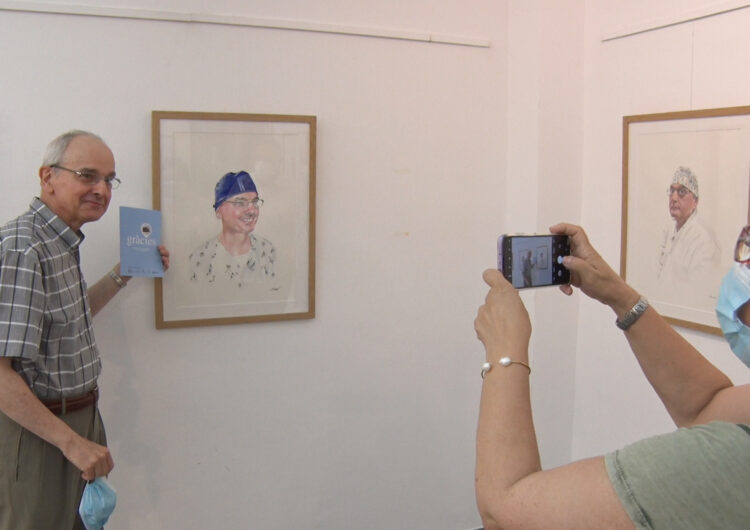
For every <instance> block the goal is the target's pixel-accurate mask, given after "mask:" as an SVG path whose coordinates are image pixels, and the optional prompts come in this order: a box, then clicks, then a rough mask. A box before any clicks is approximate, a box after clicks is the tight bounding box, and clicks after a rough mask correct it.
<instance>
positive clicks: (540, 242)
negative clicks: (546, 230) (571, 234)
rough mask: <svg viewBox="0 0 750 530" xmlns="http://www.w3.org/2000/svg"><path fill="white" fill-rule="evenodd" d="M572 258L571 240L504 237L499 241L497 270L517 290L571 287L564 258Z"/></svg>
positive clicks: (550, 237)
mask: <svg viewBox="0 0 750 530" xmlns="http://www.w3.org/2000/svg"><path fill="white" fill-rule="evenodd" d="M569 254H570V239H569V238H568V236H562V235H555V234H532V235H522V234H505V235H502V236H500V237H499V238H498V239H497V268H498V270H499V271H500V272H502V273H503V276H505V279H506V280H508V281H509V282H510V283H511V284H512V285H513V287H515V288H516V289H524V288H527V287H546V286H549V285H564V284H567V283H570V271H569V270H568V269H566V268H565V267H564V266H563V264H562V258H563V257H565V256H568V255H569Z"/></svg>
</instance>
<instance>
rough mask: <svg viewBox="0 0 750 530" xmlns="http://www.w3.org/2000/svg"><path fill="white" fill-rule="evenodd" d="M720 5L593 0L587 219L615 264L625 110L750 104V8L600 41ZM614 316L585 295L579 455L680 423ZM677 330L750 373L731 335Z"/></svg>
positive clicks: (744, 376) (715, 357)
mask: <svg viewBox="0 0 750 530" xmlns="http://www.w3.org/2000/svg"><path fill="white" fill-rule="evenodd" d="M735 3H738V2H735ZM711 4H713V5H716V4H717V3H716V2H707V1H703V2H701V1H699V0H694V1H691V2H663V3H657V4H654V3H653V2H617V1H614V0H612V1H610V0H607V1H596V2H587V9H586V13H587V17H586V46H585V64H586V73H585V88H584V91H585V94H586V98H585V102H586V103H585V127H584V168H585V169H584V172H583V175H584V178H583V185H582V190H583V194H582V201H583V202H582V214H581V219H582V221H583V224H584V226H586V227H587V229H588V232H589V236H590V238H591V240H592V242H593V243H594V244H595V246H596V247H597V248H598V249H599V251H600V252H601V254H602V255H603V256H604V257H605V258H606V259H607V260H608V261H609V262H610V263H611V264H613V265H615V266H617V265H618V264H619V259H620V211H621V193H620V190H621V188H620V186H621V179H622V169H621V163H622V117H623V116H626V115H633V114H647V113H654V112H667V111H678V110H694V109H703V108H715V107H730V106H736V105H747V104H748V93H747V86H748V81H750V79H749V78H750V73H749V72H748V69H747V64H748V59H750V57H749V55H750V51H748V50H750V46H749V45H750V37H748V35H747V27H748V24H750V9H742V10H736V11H731V12H728V13H725V14H722V15H720V16H715V17H708V18H701V19H698V20H695V21H692V22H688V23H684V24H678V25H671V26H668V27H665V28H663V29H658V30H655V31H650V32H646V33H640V34H637V35H634V36H631V37H626V38H622V39H617V40H611V41H608V42H602V40H601V39H602V38H603V37H608V36H613V35H617V34H620V33H621V32H620V31H619V28H622V27H627V28H641V29H643V28H647V27H649V26H650V23H651V22H653V21H658V23H659V24H660V25H661V24H664V23H665V22H669V21H679V20H684V19H687V18H689V17H690V15H691V14H692V13H697V12H705V10H706V9H707V8H708V7H710V5H711ZM724 4H725V5H726V4H731V2H727V3H724ZM644 6H647V7H648V9H644ZM652 7H653V10H652V9H651V8H652ZM738 230H739V227H738ZM613 321H614V316H613V315H612V313H611V312H610V311H608V310H606V309H604V308H603V307H602V306H601V304H599V303H597V302H593V301H591V300H584V299H583V298H582V301H581V307H580V319H579V323H578V348H577V350H578V359H577V371H576V385H575V387H576V396H575V403H576V406H575V427H574V440H573V452H572V456H573V457H574V458H575V457H583V456H589V455H593V454H600V453H603V452H605V451H609V450H612V449H614V448H616V447H620V446H621V445H623V444H624V443H626V442H630V441H633V440H636V439H638V438H641V437H644V436H648V435H651V434H656V433H659V432H666V431H669V430H671V429H673V428H674V426H673V424H672V422H671V420H670V419H669V417H668V416H667V414H666V412H665V411H664V409H663V407H662V406H661V403H660V401H659V400H658V398H657V397H656V394H655V393H654V391H653V390H652V389H651V387H650V386H649V385H648V383H647V382H646V380H645V378H644V377H643V376H642V373H641V371H640V369H639V367H638V365H637V363H636V362H635V360H634V358H633V356H632V354H631V353H630V350H629V349H628V346H627V343H626V341H625V339H624V338H623V336H622V333H621V332H619V330H617V329H616V328H615V326H614V325H613ZM677 329H678V331H679V332H680V333H682V334H683V335H684V336H685V337H686V338H687V339H688V340H689V341H691V342H692V343H693V344H695V345H696V347H697V348H698V349H699V350H701V351H702V352H703V353H704V354H705V355H706V356H707V357H708V358H709V359H710V360H711V361H712V362H715V363H716V364H717V365H718V366H719V367H720V368H721V369H723V370H725V371H726V373H727V374H728V375H729V376H730V377H732V379H733V380H734V381H735V382H738V383H744V382H748V380H750V377H748V375H749V374H748V371H747V368H746V367H745V366H744V365H743V364H741V363H740V362H739V361H738V360H737V359H736V358H734V356H733V355H732V353H731V352H730V350H729V348H728V347H727V346H726V343H725V342H724V341H723V339H721V338H719V337H715V336H710V335H707V334H703V333H699V332H694V331H690V330H687V329H683V328H677Z"/></svg>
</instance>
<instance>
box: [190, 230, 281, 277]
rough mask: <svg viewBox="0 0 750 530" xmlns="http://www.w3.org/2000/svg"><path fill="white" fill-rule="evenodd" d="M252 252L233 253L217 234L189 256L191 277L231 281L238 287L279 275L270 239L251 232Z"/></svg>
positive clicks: (274, 251)
mask: <svg viewBox="0 0 750 530" xmlns="http://www.w3.org/2000/svg"><path fill="white" fill-rule="evenodd" d="M250 242H251V244H252V248H251V249H250V252H248V253H246V254H241V255H239V256H232V255H231V254H230V253H229V252H227V250H226V249H225V248H224V245H222V244H221V243H220V242H219V236H218V235H217V236H215V237H213V238H211V239H209V240H208V241H206V242H205V243H203V244H202V245H201V246H199V247H198V248H197V249H195V250H194V251H193V252H192V254H190V256H189V258H188V259H189V260H190V280H191V281H194V282H208V283H215V282H230V283H232V284H234V285H236V286H237V287H239V288H241V287H242V286H245V285H249V284H255V283H259V282H269V281H273V280H274V279H275V278H276V271H275V262H276V249H275V248H274V246H273V243H271V242H270V241H269V240H268V239H266V238H264V237H259V236H256V235H255V234H250Z"/></svg>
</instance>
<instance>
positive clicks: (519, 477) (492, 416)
mask: <svg viewBox="0 0 750 530" xmlns="http://www.w3.org/2000/svg"><path fill="white" fill-rule="evenodd" d="M484 279H485V281H486V282H487V284H488V285H489V286H490V292H489V293H488V294H487V298H486V300H485V304H484V305H483V306H482V307H480V308H479V313H478V315H477V318H476V321H475V323H474V327H475V329H476V331H477V335H478V337H479V339H480V340H481V341H482V343H483V344H484V347H485V350H486V354H487V361H488V362H490V363H491V364H492V368H491V369H490V370H489V371H488V372H487V373H486V375H485V378H484V382H483V384H482V397H481V403H480V409H479V426H478V430H477V462H476V495H477V504H478V507H479V512H480V515H481V516H482V522H483V524H484V527H485V528H487V529H495V528H540V529H541V528H550V521H554V527H555V528H559V529H565V528H571V529H573V528H574V529H577V530H580V529H585V528H591V529H601V528H608V529H615V530H616V529H619V528H628V529H632V528H633V524H632V523H631V522H630V519H629V518H628V516H627V514H626V513H625V511H624V510H623V508H622V506H621V504H620V502H619V500H618V498H617V496H616V495H615V492H614V490H613V489H612V486H611V485H610V482H609V480H608V478H607V472H606V469H605V466H604V459H603V458H593V459H589V460H583V461H580V462H575V463H572V464H569V465H566V466H563V467H560V468H557V469H551V470H548V471H542V470H541V465H540V461H539V450H538V446H537V441H536V435H535V432H534V425H533V421H532V415H531V401H530V396H529V377H530V373H529V371H528V370H527V368H526V367H525V366H523V365H522V364H511V365H509V366H502V365H500V364H498V361H499V359H500V358H502V357H509V358H510V359H511V360H512V361H522V362H524V363H527V362H528V344H529V337H530V334H531V324H530V322H529V317H528V314H527V313H526V309H525V308H524V306H523V302H522V301H521V299H520V297H519V296H518V292H517V291H516V290H515V289H514V288H513V287H512V286H511V285H510V284H509V283H508V282H507V281H506V280H505V279H504V278H503V277H502V274H500V273H499V272H498V271H496V270H487V271H485V273H484Z"/></svg>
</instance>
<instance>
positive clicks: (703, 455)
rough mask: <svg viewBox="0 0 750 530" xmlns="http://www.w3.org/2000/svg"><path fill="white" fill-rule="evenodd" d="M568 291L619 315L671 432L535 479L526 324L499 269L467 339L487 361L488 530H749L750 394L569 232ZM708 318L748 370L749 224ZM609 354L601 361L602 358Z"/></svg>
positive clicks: (479, 477) (483, 473) (483, 495)
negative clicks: (476, 342)
mask: <svg viewBox="0 0 750 530" xmlns="http://www.w3.org/2000/svg"><path fill="white" fill-rule="evenodd" d="M550 230H551V231H552V233H555V234H565V235H568V236H570V238H571V255H570V256H567V257H565V258H564V262H563V263H564V264H565V266H566V267H567V268H568V269H569V270H570V272H571V285H565V286H562V287H561V290H562V291H563V292H564V293H565V294H568V295H570V294H571V293H572V292H573V287H577V288H579V289H580V290H581V291H583V292H584V293H585V294H586V295H588V296H590V297H591V298H594V299H596V300H598V301H599V302H601V303H603V304H605V305H607V306H609V307H610V308H611V309H612V310H613V311H614V312H615V314H616V315H617V320H616V323H617V325H618V327H620V328H621V329H623V330H624V332H625V337H626V339H627V340H628V342H629V344H630V347H631V349H632V351H633V353H634V354H635V356H636V359H637V360H638V362H639V364H640V366H641V368H642V369H643V372H644V374H645V375H646V378H647V379H648V381H649V382H650V383H651V385H652V386H653V388H654V389H655V390H656V392H657V394H658V395H659V397H660V398H661V400H662V402H663V403H664V405H665V407H666V409H667V411H668V412H669V414H670V416H671V417H672V419H673V420H674V422H675V424H676V425H677V427H678V429H677V430H676V431H674V432H671V433H667V434H663V435H659V436H655V437H652V438H647V439H645V440H641V441H638V442H636V443H633V444H631V445H628V446H626V447H624V448H623V449H620V450H618V451H614V452H612V453H610V454H607V455H605V456H600V457H596V458H588V459H584V460H580V461H576V462H573V463H570V464H567V465H564V466H561V467H558V468H555V469H549V470H542V469H541V465H540V459H539V451H538V447H537V441H536V435H535V432H534V425H533V421H532V414H531V403H530V394H529V374H530V372H531V368H530V367H529V365H528V361H529V355H528V346H529V339H530V336H531V323H530V321H529V316H528V314H527V312H526V309H525V307H524V305H523V302H522V301H521V298H520V297H519V295H518V292H517V291H516V289H514V288H513V287H512V286H511V285H510V284H509V283H508V282H507V281H506V280H505V279H504V278H503V275H502V274H501V273H500V272H498V271H497V270H487V271H485V272H484V280H485V282H486V283H487V284H488V285H489V286H490V290H489V293H488V294H487V297H486V299H485V303H484V305H482V306H481V307H480V308H479V311H478V314H477V317H476V320H475V321H474V328H475V330H476V332H477V336H478V338H479V339H480V340H481V341H482V343H483V344H484V347H485V351H486V363H485V364H484V366H483V367H482V375H483V379H484V381H483V384H482V395H481V403H480V408H479V422H478V429H477V457H476V458H477V460H476V477H475V480H476V498H477V505H478V508H479V512H480V515H481V517H482V521H483V523H484V526H485V528H487V529H494V528H524V529H527V528H543V529H552V528H554V529H556V530H559V529H565V528H570V529H576V530H582V529H587V528H590V529H597V530H601V529H608V530H614V529H620V528H628V529H632V528H639V529H656V530H659V529H668V530H675V529H681V530H685V529H700V530H710V529H723V530H726V529H735V528H748V527H749V526H750V502H748V497H747V495H748V486H749V485H750V427H749V426H748V424H750V385H747V384H746V385H738V386H734V385H733V384H732V382H731V381H730V380H729V378H728V377H727V376H726V375H724V374H723V373H722V372H721V371H720V370H718V369H717V368H716V367H715V366H713V365H712V364H711V363H710V362H709V361H708V360H707V359H706V358H705V357H703V356H702V355H701V354H700V353H699V352H698V351H697V350H696V349H695V348H694V347H693V346H691V345H690V344H689V343H688V342H687V341H686V340H685V339H684V338H683V337H682V336H681V335H680V334H678V333H677V332H676V331H675V330H674V329H673V328H672V327H671V326H670V325H669V324H667V322H666V321H665V320H664V319H663V318H662V317H661V316H660V315H659V314H658V313H657V312H656V311H655V310H654V309H653V308H651V307H649V305H648V302H647V301H646V300H645V298H643V297H642V296H640V295H639V293H638V292H636V291H635V290H634V289H633V288H632V287H630V286H629V285H628V284H627V283H625V281H624V280H623V279H622V278H621V277H620V276H619V275H618V274H617V273H615V272H614V271H613V270H612V269H611V268H610V267H609V265H607V263H606V262H605V261H604V260H603V259H602V258H601V256H599V254H598V253H597V252H596V250H594V248H593V247H592V246H591V244H590V243H589V240H588V238H587V236H586V234H585V233H584V231H583V229H581V228H580V227H578V226H574V225H570V224H558V225H555V226H553V227H551V228H550ZM734 259H735V261H736V263H735V264H734V266H733V268H732V269H731V270H730V271H729V273H728V274H727V275H726V277H725V279H724V281H723V283H722V286H721V290H720V294H719V299H718V304H717V308H716V312H717V316H718V318H719V323H720V325H721V328H722V331H723V333H724V336H725V337H726V339H727V341H728V342H729V345H730V347H731V349H732V351H733V352H734V353H735V354H736V355H737V356H738V357H739V358H740V359H741V360H742V361H743V362H744V363H745V364H746V365H748V366H749V367H750V327H748V325H750V303H748V301H749V300H750V225H748V226H745V227H744V228H743V229H742V232H741V233H740V236H739V238H738V240H737V245H736V249H735V256H734ZM605 353H606V352H602V354H603V355H604V354H605Z"/></svg>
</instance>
